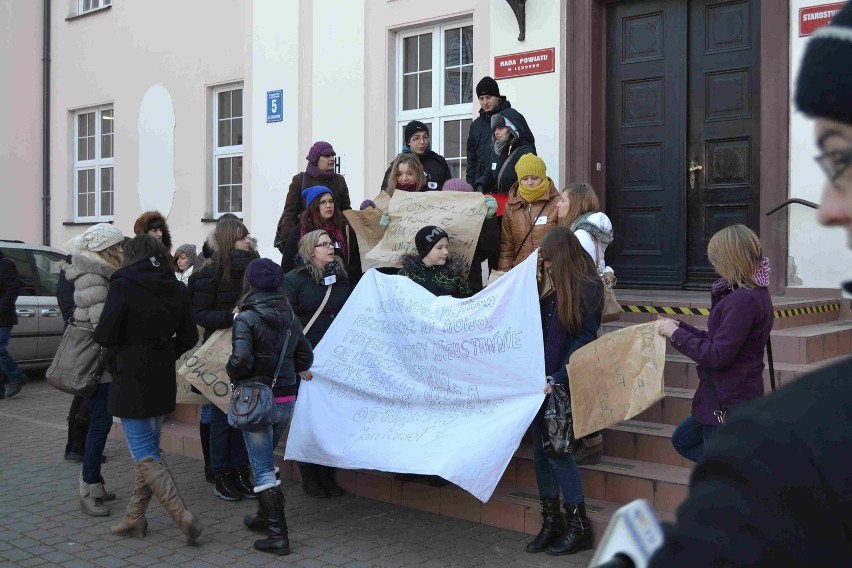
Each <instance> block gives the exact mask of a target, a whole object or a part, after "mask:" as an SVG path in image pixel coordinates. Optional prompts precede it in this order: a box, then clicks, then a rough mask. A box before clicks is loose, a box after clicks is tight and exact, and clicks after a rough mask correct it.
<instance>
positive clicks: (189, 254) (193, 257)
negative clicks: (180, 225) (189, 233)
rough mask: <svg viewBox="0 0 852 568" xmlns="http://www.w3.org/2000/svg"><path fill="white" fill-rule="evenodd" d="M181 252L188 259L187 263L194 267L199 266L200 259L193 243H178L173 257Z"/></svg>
mask: <svg viewBox="0 0 852 568" xmlns="http://www.w3.org/2000/svg"><path fill="white" fill-rule="evenodd" d="M181 253H183V254H185V255H186V258H188V259H189V265H190V266H194V267H195V268H201V259H200V258H198V253H197V252H196V248H195V245H193V244H185V245H180V246H179V247H178V248H177V249H176V250H175V259H177V257H179V256H180V254H181Z"/></svg>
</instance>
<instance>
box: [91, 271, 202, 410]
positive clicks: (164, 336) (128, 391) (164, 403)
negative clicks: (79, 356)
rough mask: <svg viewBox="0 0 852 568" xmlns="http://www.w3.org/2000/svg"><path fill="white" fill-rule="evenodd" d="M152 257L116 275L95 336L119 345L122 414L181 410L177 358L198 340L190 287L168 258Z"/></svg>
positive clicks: (116, 377)
mask: <svg viewBox="0 0 852 568" xmlns="http://www.w3.org/2000/svg"><path fill="white" fill-rule="evenodd" d="M158 264H159V266H155V265H154V263H152V262H151V260H149V259H146V260H142V261H139V262H137V263H136V264H131V265H130V266H127V267H124V268H120V269H118V270H116V271H115V273H114V274H113V275H112V278H111V279H110V286H109V292H108V293H107V297H106V301H105V302H104V311H103V313H102V314H101V319H100V321H99V322H98V325H97V327H96V328H95V335H94V338H95V341H96V342H98V343H99V344H101V345H103V346H104V347H109V348H111V349H112V350H113V352H114V355H115V358H114V365H113V368H112V387H111V388H110V392H109V400H108V403H107V404H108V408H109V411H110V413H111V414H112V415H113V416H118V417H120V418H150V417H152V416H163V415H165V414H168V413H170V412H173V411H174V409H175V395H176V394H177V392H176V391H177V386H176V382H175V361H176V360H177V358H178V357H179V356H180V355H182V354H183V353H184V352H186V351H187V350H188V349H190V348H191V347H193V346H194V345H195V344H196V342H197V341H198V328H196V327H195V323H193V321H192V310H191V308H190V303H189V292H188V291H187V289H186V286H184V285H183V284H181V283H180V282H178V280H177V279H176V278H175V273H174V271H173V270H172V267H171V265H170V264H169V263H168V262H167V261H166V260H160V261H158Z"/></svg>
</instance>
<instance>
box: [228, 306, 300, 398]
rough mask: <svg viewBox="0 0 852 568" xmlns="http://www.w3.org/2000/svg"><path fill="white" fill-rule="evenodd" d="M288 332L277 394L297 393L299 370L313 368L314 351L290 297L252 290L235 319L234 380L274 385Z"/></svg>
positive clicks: (230, 370)
mask: <svg viewBox="0 0 852 568" xmlns="http://www.w3.org/2000/svg"><path fill="white" fill-rule="evenodd" d="M288 335H289V336H290V340H289V341H288V342H287V352H286V353H285V354H284V360H283V361H282V363H281V369H280V370H279V372H278V378H277V380H276V382H275V387H274V388H273V392H274V393H275V396H290V395H294V394H296V373H301V372H302V371H307V370H308V369H310V368H311V364H312V363H313V362H314V352H313V350H312V349H311V344H310V343H308V340H307V339H305V335H304V334H303V333H302V324H301V323H300V322H299V321H298V319H297V318H295V316H294V314H293V309H292V308H291V307H290V302H288V301H287V298H285V297H284V296H283V295H281V293H280V292H260V291H256V292H254V293H252V294H251V295H250V296H249V297H248V298H247V299H246V301H245V302H244V303H243V306H242V309H241V310H240V313H239V314H237V317H236V318H234V328H233V339H232V341H231V345H232V346H233V350H232V353H231V356H230V357H229V358H228V364H227V365H226V366H225V370H226V371H227V372H228V376H229V377H230V378H231V381H232V382H233V383H234V384H239V382H240V381H245V380H248V379H257V380H260V381H262V382H263V383H265V384H266V385H268V386H272V379H273V378H274V377H275V370H276V368H277V367H278V360H279V358H280V356H281V350H282V349H283V347H284V342H285V340H286V338H287V336H288Z"/></svg>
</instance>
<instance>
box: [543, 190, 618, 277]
mask: <svg viewBox="0 0 852 568" xmlns="http://www.w3.org/2000/svg"><path fill="white" fill-rule="evenodd" d="M556 207H557V217H558V219H559V224H560V225H562V226H563V227H567V228H568V229H570V230H571V232H572V233H574V236H576V237H577V238H578V239H579V240H580V244H581V245H582V246H583V250H585V251H586V252H587V253H589V256H590V257H592V260H593V261H594V262H595V265H596V266H597V268H598V271H599V272H602V271H604V270H605V269H606V262H605V261H604V252H605V251H606V247H607V246H608V245H609V243H611V242H612V238H613V235H612V221H610V220H609V217H607V216H606V214H604V213H602V212H601V205H600V201H598V196H597V194H596V193H595V189H594V188H593V187H592V186H591V185H589V184H587V183H572V184H571V185H569V186H568V187H566V188H565V189H563V190H562V191H560V192H559V201H558V202H557V204H556Z"/></svg>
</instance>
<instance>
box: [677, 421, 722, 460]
mask: <svg viewBox="0 0 852 568" xmlns="http://www.w3.org/2000/svg"><path fill="white" fill-rule="evenodd" d="M716 428H718V426H707V425H706V424H701V423H700V422H698V421H697V420H695V418H693V417H692V416H687V417H686V419H685V420H684V421H683V422H681V423H680V426H678V427H677V428H675V431H674V434H672V446H674V449H675V450H677V453H679V454H680V455H682V456H683V457H685V458H686V459H688V460H690V461H694V462H697V461H698V459H699V458H700V457H701V454H703V453H704V444H706V443H707V440H709V439H710V436H712V435H713V432H715V431H716Z"/></svg>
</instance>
